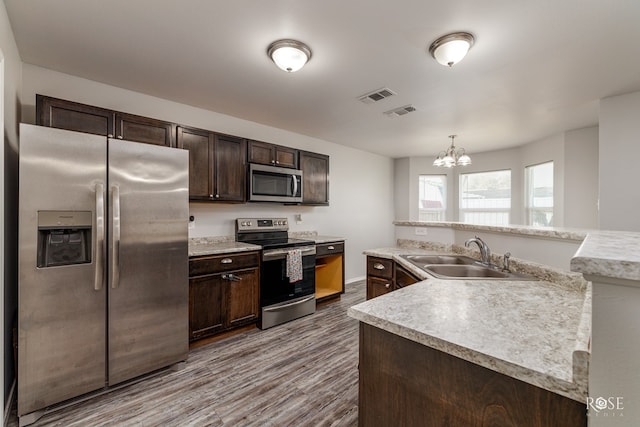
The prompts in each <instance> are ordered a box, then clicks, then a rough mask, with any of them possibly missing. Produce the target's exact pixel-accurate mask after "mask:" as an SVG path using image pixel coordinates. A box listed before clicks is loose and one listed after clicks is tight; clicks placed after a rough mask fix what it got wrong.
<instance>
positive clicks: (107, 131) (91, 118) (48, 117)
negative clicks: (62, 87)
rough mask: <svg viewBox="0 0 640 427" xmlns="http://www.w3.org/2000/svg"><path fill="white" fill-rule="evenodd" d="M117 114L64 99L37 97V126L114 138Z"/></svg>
mask: <svg viewBox="0 0 640 427" xmlns="http://www.w3.org/2000/svg"><path fill="white" fill-rule="evenodd" d="M114 116H115V113H114V112H113V111H110V110H105V109H104V108H98V107H93V106H90V105H85V104H80V103H77V102H71V101H65V100H63V99H57V98H50V97H48V96H43V95H36V124H37V125H40V126H48V127H53V128H59V129H67V130H73V131H76V132H84V133H91V134H94V135H103V136H108V137H113V135H114V131H115V127H114Z"/></svg>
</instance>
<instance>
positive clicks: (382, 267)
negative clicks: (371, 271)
mask: <svg viewBox="0 0 640 427" xmlns="http://www.w3.org/2000/svg"><path fill="white" fill-rule="evenodd" d="M373 268H375V269H376V270H384V269H385V268H384V265H382V264H380V263H379V262H376V263H375V264H373Z"/></svg>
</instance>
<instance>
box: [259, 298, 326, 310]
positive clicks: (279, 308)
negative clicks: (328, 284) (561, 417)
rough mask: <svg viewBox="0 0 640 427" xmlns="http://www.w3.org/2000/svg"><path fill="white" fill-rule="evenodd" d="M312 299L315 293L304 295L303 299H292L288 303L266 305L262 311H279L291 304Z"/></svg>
mask: <svg viewBox="0 0 640 427" xmlns="http://www.w3.org/2000/svg"><path fill="white" fill-rule="evenodd" d="M312 299H316V296H315V295H310V296H308V297H306V298H305V299H301V300H297V301H293V302H290V303H287V304H282V305H276V306H274V307H266V308H263V309H262V310H263V311H279V310H282V309H283V308H287V307H291V306H293V305H298V304H303V303H305V302H309V301H311V300H312Z"/></svg>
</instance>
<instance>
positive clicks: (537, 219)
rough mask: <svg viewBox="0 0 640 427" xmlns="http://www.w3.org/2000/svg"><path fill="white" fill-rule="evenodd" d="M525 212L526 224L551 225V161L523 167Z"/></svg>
mask: <svg viewBox="0 0 640 427" xmlns="http://www.w3.org/2000/svg"><path fill="white" fill-rule="evenodd" d="M524 173H525V192H526V199H525V212H526V216H527V224H528V225H533V226H543V227H548V226H552V225H553V162H547V163H541V164H538V165H532V166H527V167H526V168H525V171H524Z"/></svg>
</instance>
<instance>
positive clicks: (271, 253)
mask: <svg viewBox="0 0 640 427" xmlns="http://www.w3.org/2000/svg"><path fill="white" fill-rule="evenodd" d="M294 249H297V248H295V247H293V248H289V249H271V250H267V251H264V252H263V253H262V260H263V261H274V260H277V259H285V258H287V254H288V253H289V251H291V250H294ZM299 249H300V250H301V251H302V256H303V257H304V256H309V255H315V254H316V247H315V246H304V247H301V248H299Z"/></svg>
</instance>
